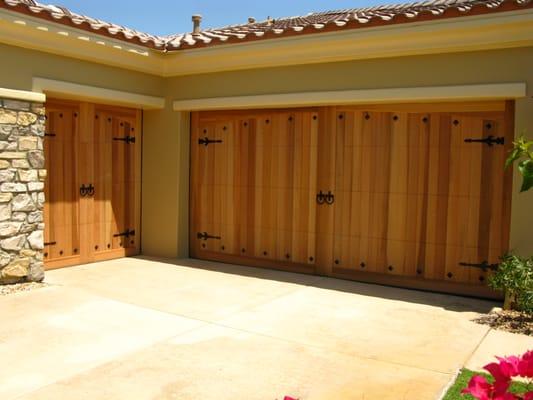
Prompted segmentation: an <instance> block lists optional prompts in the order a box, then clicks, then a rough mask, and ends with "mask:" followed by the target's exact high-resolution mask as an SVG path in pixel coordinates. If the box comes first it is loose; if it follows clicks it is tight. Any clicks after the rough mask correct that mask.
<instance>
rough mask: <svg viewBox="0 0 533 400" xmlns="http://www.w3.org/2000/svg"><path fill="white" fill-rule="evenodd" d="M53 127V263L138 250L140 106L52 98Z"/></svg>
mask: <svg viewBox="0 0 533 400" xmlns="http://www.w3.org/2000/svg"><path fill="white" fill-rule="evenodd" d="M46 132H47V133H46V136H45V140H44V151H45V157H46V158H45V159H46V169H47V171H48V175H47V178H46V184H45V199H46V202H45V205H44V218H45V232H44V236H45V248H44V261H45V266H46V268H47V269H53V268H60V267H66V266H71V265H78V264H84V263H88V262H93V261H102V260H107V259H113V258H118V257H124V256H131V255H135V254H138V253H139V240H138V235H137V237H136V234H135V232H139V226H140V140H139V139H140V138H141V137H140V134H141V127H140V111H139V110H133V109H126V108H121V107H111V106H103V105H98V104H92V103H80V102H74V101H66V100H48V101H47V103H46ZM136 138H137V140H136ZM136 144H137V145H136Z"/></svg>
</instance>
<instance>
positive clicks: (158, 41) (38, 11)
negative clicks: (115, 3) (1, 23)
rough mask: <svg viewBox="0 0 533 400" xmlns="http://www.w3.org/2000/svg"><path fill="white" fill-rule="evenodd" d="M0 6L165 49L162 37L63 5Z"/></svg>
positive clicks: (6, 0) (14, 0)
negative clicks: (88, 15) (81, 12)
mask: <svg viewBox="0 0 533 400" xmlns="http://www.w3.org/2000/svg"><path fill="white" fill-rule="evenodd" d="M0 8H4V9H7V10H11V11H16V12H20V13H22V14H26V15H30V16H32V17H37V18H41V19H45V20H48V21H51V22H56V23H58V24H61V25H66V26H70V27H73V28H77V29H82V30H85V31H89V32H93V33H96V34H101V35H104V36H108V37H112V38H115V39H118V40H123V41H127V42H132V43H135V44H138V45H141V46H146V47H150V48H154V49H160V50H164V49H165V40H164V38H162V37H158V36H155V35H149V34H147V33H143V32H139V31H136V30H133V29H130V28H126V27H124V26H120V25H116V24H112V23H109V22H105V21H101V20H98V19H95V18H91V17H87V16H85V15H80V14H76V13H74V12H72V11H70V10H68V9H67V8H65V7H61V6H54V5H46V4H41V3H38V2H36V1H34V0H0Z"/></svg>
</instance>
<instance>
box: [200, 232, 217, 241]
mask: <svg viewBox="0 0 533 400" xmlns="http://www.w3.org/2000/svg"><path fill="white" fill-rule="evenodd" d="M197 237H198V239H199V240H209V239H215V240H221V239H222V238H221V237H220V236H211V235H209V234H208V233H207V232H198V234H197Z"/></svg>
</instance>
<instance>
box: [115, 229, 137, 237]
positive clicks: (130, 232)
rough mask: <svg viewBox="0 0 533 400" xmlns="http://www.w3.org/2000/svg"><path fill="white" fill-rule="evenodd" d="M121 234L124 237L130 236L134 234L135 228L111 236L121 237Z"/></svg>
mask: <svg viewBox="0 0 533 400" xmlns="http://www.w3.org/2000/svg"><path fill="white" fill-rule="evenodd" d="M121 236H124V237H126V238H129V237H130V236H135V230H133V229H128V230H127V231H125V232H122V233H117V234H115V235H113V237H121Z"/></svg>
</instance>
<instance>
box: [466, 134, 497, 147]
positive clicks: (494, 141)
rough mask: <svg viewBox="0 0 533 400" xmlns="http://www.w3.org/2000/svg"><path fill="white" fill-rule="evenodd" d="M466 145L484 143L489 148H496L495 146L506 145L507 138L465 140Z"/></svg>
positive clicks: (490, 137)
mask: <svg viewBox="0 0 533 400" xmlns="http://www.w3.org/2000/svg"><path fill="white" fill-rule="evenodd" d="M465 143H483V144H486V145H487V146H490V147H492V146H494V145H495V144H500V145H504V144H505V138H503V137H495V136H492V135H490V136H487V137H486V138H483V139H465Z"/></svg>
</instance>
